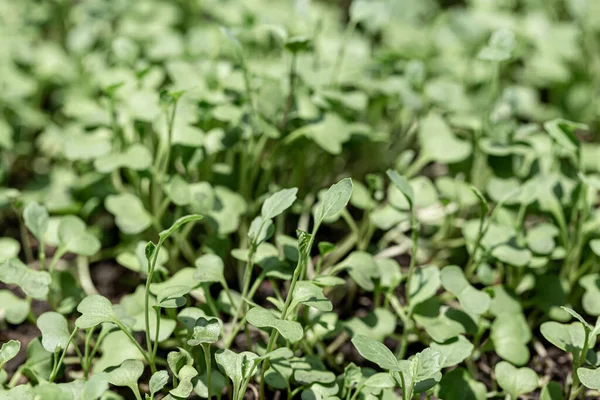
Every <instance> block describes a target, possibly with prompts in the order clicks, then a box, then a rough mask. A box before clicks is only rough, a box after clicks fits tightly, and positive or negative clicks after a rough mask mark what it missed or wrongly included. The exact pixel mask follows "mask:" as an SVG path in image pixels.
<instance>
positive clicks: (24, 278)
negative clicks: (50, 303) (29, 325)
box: [0, 258, 52, 299]
mask: <svg viewBox="0 0 600 400" xmlns="http://www.w3.org/2000/svg"><path fill="white" fill-rule="evenodd" d="M0 282H4V283H6V284H15V285H18V286H19V287H20V288H21V289H22V290H23V292H25V294H26V295H27V296H29V297H33V298H34V299H44V298H46V296H47V295H48V290H49V288H50V283H51V282H52V277H51V276H50V274H49V273H47V272H46V271H35V270H32V269H29V268H28V267H27V266H26V265H25V264H23V263H22V262H21V261H20V260H19V259H17V258H11V259H9V260H5V261H3V262H1V263H0Z"/></svg>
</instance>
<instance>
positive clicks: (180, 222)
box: [158, 214, 203, 242]
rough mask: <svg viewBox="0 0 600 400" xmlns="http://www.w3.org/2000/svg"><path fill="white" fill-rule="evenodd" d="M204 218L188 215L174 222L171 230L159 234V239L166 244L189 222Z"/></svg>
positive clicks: (198, 215)
mask: <svg viewBox="0 0 600 400" xmlns="http://www.w3.org/2000/svg"><path fill="white" fill-rule="evenodd" d="M202 218H203V217H202V215H200V214H192V215H186V216H185V217H181V218H179V219H178V220H177V221H175V222H173V225H171V227H170V228H169V229H165V230H164V231H162V232H160V233H159V234H158V237H159V238H160V242H164V241H165V240H166V239H167V238H168V237H169V236H171V235H172V234H173V232H175V231H176V230H177V229H179V228H181V227H182V226H183V225H185V224H187V223H189V222H194V221H199V220H201V219H202Z"/></svg>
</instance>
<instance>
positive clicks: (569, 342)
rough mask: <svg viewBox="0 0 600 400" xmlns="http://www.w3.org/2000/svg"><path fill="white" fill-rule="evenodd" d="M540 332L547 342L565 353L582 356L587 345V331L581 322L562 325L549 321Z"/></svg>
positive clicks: (541, 327)
mask: <svg viewBox="0 0 600 400" xmlns="http://www.w3.org/2000/svg"><path fill="white" fill-rule="evenodd" d="M540 332H541V333H542V335H543V336H544V337H545V338H546V340H547V341H549V342H550V343H552V344H553V345H555V346H556V347H558V348H559V349H561V350H563V351H567V352H569V353H573V354H574V355H576V356H577V355H579V354H581V351H582V350H583V346H584V343H585V330H584V328H583V325H581V324H580V323H579V322H573V323H571V324H561V323H559V322H554V321H548V322H544V323H543V324H542V325H541V326H540Z"/></svg>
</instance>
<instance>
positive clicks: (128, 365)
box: [108, 360, 144, 398]
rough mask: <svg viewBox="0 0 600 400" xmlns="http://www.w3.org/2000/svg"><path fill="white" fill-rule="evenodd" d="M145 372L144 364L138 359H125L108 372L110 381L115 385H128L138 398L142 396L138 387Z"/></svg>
mask: <svg viewBox="0 0 600 400" xmlns="http://www.w3.org/2000/svg"><path fill="white" fill-rule="evenodd" d="M143 373H144V364H143V363H142V362H141V361H138V360H125V361H123V363H122V364H121V365H120V366H119V367H117V368H115V369H113V370H112V371H110V372H109V373H108V381H109V382H110V383H111V384H113V385H115V386H126V387H128V388H130V389H131V390H132V391H133V393H135V395H136V398H141V396H140V389H139V388H138V379H140V377H141V376H142V374H143Z"/></svg>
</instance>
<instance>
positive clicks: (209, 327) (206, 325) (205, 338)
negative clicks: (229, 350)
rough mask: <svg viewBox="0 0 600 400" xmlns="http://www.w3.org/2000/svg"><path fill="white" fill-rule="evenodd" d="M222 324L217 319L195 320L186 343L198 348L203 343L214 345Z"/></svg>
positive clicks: (201, 318) (202, 318)
mask: <svg viewBox="0 0 600 400" xmlns="http://www.w3.org/2000/svg"><path fill="white" fill-rule="evenodd" d="M222 325H223V322H222V321H221V320H220V319H219V318H208V319H207V318H204V317H200V318H198V319H197V320H196V323H195V325H194V330H193V332H192V337H191V339H189V340H188V341H187V344H188V345H189V346H198V345H201V344H203V343H216V342H217V340H219V335H220V334H221V327H222Z"/></svg>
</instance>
